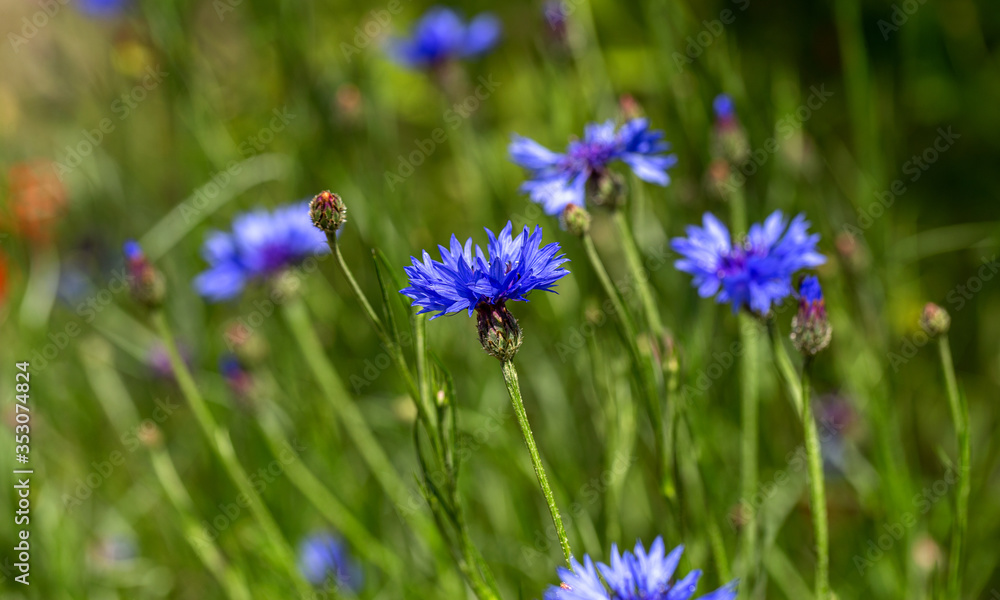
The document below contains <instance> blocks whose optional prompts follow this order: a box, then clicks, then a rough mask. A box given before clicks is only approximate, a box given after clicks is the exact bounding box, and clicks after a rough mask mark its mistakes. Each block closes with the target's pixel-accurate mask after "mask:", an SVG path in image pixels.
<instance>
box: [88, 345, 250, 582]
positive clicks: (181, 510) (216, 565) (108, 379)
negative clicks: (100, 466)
mask: <svg viewBox="0 0 1000 600" xmlns="http://www.w3.org/2000/svg"><path fill="white" fill-rule="evenodd" d="M103 354H108V350H107V347H106V344H105V343H104V342H103V341H100V342H91V343H90V344H89V345H88V346H86V347H81V348H80V358H81V362H82V363H83V366H84V370H85V371H86V374H87V379H88V380H89V381H90V386H91V388H93V390H94V395H95V396H96V397H97V399H98V400H99V401H100V402H101V406H102V407H103V408H104V411H105V413H107V415H108V418H109V419H110V420H111V423H112V425H113V426H114V428H115V431H116V432H117V433H118V435H119V437H121V436H124V435H125V434H126V433H127V432H135V431H136V430H137V429H138V427H139V420H140V419H139V411H138V410H136V408H135V403H134V402H133V401H132V398H131V396H130V395H129V393H128V390H127V389H126V388H125V385H124V384H123V383H122V381H121V378H120V377H119V376H118V374H117V373H116V372H115V371H114V370H113V369H112V368H111V367H110V366H108V365H103V364H100V362H101V361H99V360H98V357H100V356H101V355H103ZM147 447H148V449H149V456H150V461H151V462H152V465H153V472H154V473H155V474H156V478H157V480H158V481H159V482H160V486H161V487H163V490H164V492H166V494H167V498H168V499H169V500H170V503H171V504H172V505H173V507H174V509H176V510H177V513H178V514H179V515H180V522H181V530H182V532H183V534H184V539H185V541H187V543H188V545H190V546H191V549H192V550H193V551H194V553H195V555H196V556H197V557H198V559H199V560H201V562H202V564H204V565H205V568H206V569H208V571H209V573H211V574H212V576H213V577H215V579H216V581H218V582H219V585H220V586H222V589H223V590H224V591H225V593H226V596H227V597H228V598H230V600H250V590H249V589H248V588H247V583H246V580H245V579H244V577H243V575H242V573H240V572H239V571H237V570H236V569H235V568H234V567H233V566H232V565H231V564H229V563H228V562H226V559H225V558H224V557H223V554H222V551H221V550H220V549H219V547H218V546H217V545H216V544H215V542H214V541H213V540H212V539H209V538H208V537H207V536H205V534H204V533H203V532H202V530H201V527H200V526H199V525H198V518H197V517H196V516H195V509H194V502H192V501H191V495H190V494H189V493H188V491H187V488H185V487H184V484H183V482H182V480H181V478H180V476H179V475H178V474H177V468H176V467H175V466H174V463H173V460H172V459H171V458H170V454H169V453H167V451H166V450H164V449H163V447H162V446H160V445H150V446H147Z"/></svg>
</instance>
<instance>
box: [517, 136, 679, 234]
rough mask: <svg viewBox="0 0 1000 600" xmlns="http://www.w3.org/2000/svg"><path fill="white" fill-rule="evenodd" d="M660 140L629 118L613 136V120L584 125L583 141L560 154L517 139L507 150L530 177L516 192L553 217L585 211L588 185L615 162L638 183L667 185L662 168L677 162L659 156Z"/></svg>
mask: <svg viewBox="0 0 1000 600" xmlns="http://www.w3.org/2000/svg"><path fill="white" fill-rule="evenodd" d="M662 138H663V132H662V131H655V130H651V129H650V128H649V120H648V119H631V120H630V121H627V122H626V123H625V124H624V125H622V126H621V128H619V129H618V130H617V131H616V130H615V124H614V121H606V122H604V123H601V124H597V123H591V124H589V125H587V127H586V128H585V130H584V136H583V139H582V140H574V141H572V142H570V143H569V146H567V148H566V152H565V153H562V154H559V153H557V152H552V151H551V150H549V149H547V148H545V147H544V146H542V145H541V144H539V143H538V142H536V141H534V140H531V139H528V138H526V137H522V136H520V135H517V134H514V136H513V138H512V140H511V143H510V145H509V146H508V151H509V152H510V158H511V160H512V161H514V163H515V164H517V165H520V166H522V167H524V168H526V169H528V170H529V171H530V172H531V179H529V180H528V181H526V182H524V184H523V185H521V191H522V192H526V193H528V194H530V195H531V199H532V200H534V201H535V202H537V203H539V204H541V205H542V206H543V207H544V209H545V212H546V213H547V214H549V215H558V214H561V213H562V211H563V210H565V209H566V207H567V206H569V205H570V204H576V205H577V206H579V207H581V208H584V207H585V205H584V199H585V197H586V185H587V181H588V180H590V179H591V178H594V177H598V176H603V175H605V174H606V173H607V170H608V167H609V166H610V165H611V163H613V162H615V161H622V162H624V163H625V164H627V165H628V166H629V167H631V168H632V171H633V172H634V173H635V174H636V176H638V177H639V179H642V180H644V181H648V182H650V183H655V184H658V185H667V184H668V183H670V176H669V175H667V169H669V168H670V167H672V166H674V165H675V164H676V163H677V156H676V155H674V154H664V152H666V151H667V150H669V149H670V144H668V143H667V142H664V141H662Z"/></svg>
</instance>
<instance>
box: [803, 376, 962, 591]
mask: <svg viewBox="0 0 1000 600" xmlns="http://www.w3.org/2000/svg"><path fill="white" fill-rule="evenodd" d="M801 402H802V426H803V428H804V429H805V438H806V458H807V460H808V461H809V491H810V499H811V503H812V514H813V529H814V530H815V535H816V582H815V583H816V598H817V600H829V598H830V539H829V533H828V530H827V517H826V490H825V485H824V482H823V456H822V453H821V452H820V445H819V433H818V431H817V428H816V419H815V418H814V417H813V412H812V402H810V401H809V359H806V364H805V365H803V367H802V397H801ZM956 597H957V596H956Z"/></svg>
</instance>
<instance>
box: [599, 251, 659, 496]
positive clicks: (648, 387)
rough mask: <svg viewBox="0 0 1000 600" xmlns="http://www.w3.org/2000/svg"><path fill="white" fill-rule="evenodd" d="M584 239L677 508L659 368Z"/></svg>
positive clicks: (606, 274)
mask: <svg viewBox="0 0 1000 600" xmlns="http://www.w3.org/2000/svg"><path fill="white" fill-rule="evenodd" d="M582 239H583V247H584V250H585V251H586V253H587V259H588V260H589V261H590V265H591V268H593V269H594V273H595V274H596V275H597V279H598V281H600V283H601V287H602V288H604V293H605V294H606V295H607V296H608V300H610V302H611V308H612V310H614V313H615V316H616V317H617V318H616V319H615V322H616V323H617V324H618V328H619V333H620V334H621V337H622V342H624V344H625V347H626V348H628V351H629V355H630V356H631V358H632V361H633V364H634V365H635V368H636V369H637V370H638V372H639V378H640V381H639V386H640V388H641V392H642V394H643V397H644V398H645V403H646V412H647V413H648V414H649V419H650V423H651V425H652V427H653V439H654V441H655V444H656V456H657V460H658V462H659V469H660V491H661V492H662V493H663V495H664V497H665V498H666V499H667V501H668V502H670V503H671V504H673V502H674V501H675V500H676V498H677V488H676V486H675V483H674V480H673V478H672V477H671V474H672V472H673V469H672V467H671V465H672V464H673V462H672V459H671V457H670V455H669V454H668V453H669V443H668V441H667V439H666V438H667V432H666V429H665V428H664V425H663V416H662V414H661V412H660V399H659V397H658V395H657V386H656V377H655V376H654V372H655V371H654V369H655V365H653V361H652V356H653V354H652V353H650V354H649V356H643V355H642V353H641V352H640V351H639V347H638V344H637V339H638V336H637V335H636V328H635V322H634V321H633V320H632V315H631V314H630V313H629V312H628V310H627V309H626V308H625V304H624V302H622V299H621V296H620V294H619V293H618V289H617V288H616V287H615V285H614V284H613V283H612V282H611V277H610V276H609V275H608V271H607V269H605V267H604V262H603V261H602V260H601V256H600V255H599V254H598V253H597V248H595V247H594V240H593V238H591V237H590V234H589V233H588V234H584V235H583V236H582Z"/></svg>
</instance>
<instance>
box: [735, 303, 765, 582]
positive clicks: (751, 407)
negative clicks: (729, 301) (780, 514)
mask: <svg viewBox="0 0 1000 600" xmlns="http://www.w3.org/2000/svg"><path fill="white" fill-rule="evenodd" d="M739 326H740V344H741V345H742V347H743V354H742V356H741V357H740V420H741V423H740V449H741V454H740V490H741V495H742V498H743V500H744V502H750V500H751V499H752V498H753V497H754V495H756V494H757V485H758V477H759V466H758V461H757V450H758V446H759V444H760V439H759V438H760V425H759V414H760V346H759V345H758V343H757V338H758V337H759V335H758V333H757V331H758V330H759V327H760V324H759V323H758V322H757V319H756V318H754V317H753V316H752V315H750V314H747V313H742V314H740V317H739ZM741 509H742V504H741ZM741 518H742V519H744V523H743V529H742V531H741V534H742V535H741V537H740V542H741V544H740V547H741V549H742V554H743V556H742V560H743V573H744V574H745V575H744V576H745V577H747V578H748V579H749V578H750V577H751V576H752V575H754V574H756V573H757V565H758V563H759V558H758V557H759V555H760V553H759V552H758V549H757V529H758V525H757V511H756V509H755V508H753V507H752V506H751V507H748V510H747V511H746V512H745V513H744V514H742V515H741ZM744 589H746V588H744Z"/></svg>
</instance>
